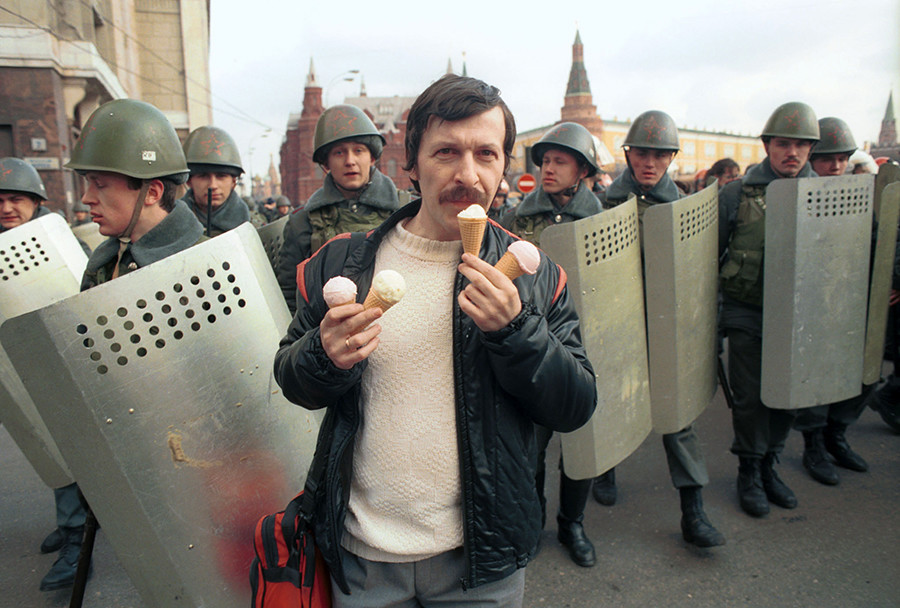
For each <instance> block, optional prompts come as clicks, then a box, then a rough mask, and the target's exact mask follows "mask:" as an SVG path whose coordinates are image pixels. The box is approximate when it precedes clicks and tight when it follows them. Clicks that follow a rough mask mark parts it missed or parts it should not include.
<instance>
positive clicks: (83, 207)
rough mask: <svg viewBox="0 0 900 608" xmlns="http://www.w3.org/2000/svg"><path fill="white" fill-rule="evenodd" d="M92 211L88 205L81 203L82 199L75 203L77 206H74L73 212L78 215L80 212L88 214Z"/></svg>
mask: <svg viewBox="0 0 900 608" xmlns="http://www.w3.org/2000/svg"><path fill="white" fill-rule="evenodd" d="M90 210H91V209H90V207H88V206H87V205H85V204H84V203H83V202H82V201H81V199H78V200H77V201H75V204H74V205H72V212H73V213H78V212H79V211H80V212H84V213H87V212H88V211H90Z"/></svg>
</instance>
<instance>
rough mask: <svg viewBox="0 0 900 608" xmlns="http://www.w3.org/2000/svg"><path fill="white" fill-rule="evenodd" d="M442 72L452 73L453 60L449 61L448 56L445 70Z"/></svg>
mask: <svg viewBox="0 0 900 608" xmlns="http://www.w3.org/2000/svg"><path fill="white" fill-rule="evenodd" d="M444 73H445V74H452V73H453V62H452V61H450V58H449V57H447V71H446V72H444Z"/></svg>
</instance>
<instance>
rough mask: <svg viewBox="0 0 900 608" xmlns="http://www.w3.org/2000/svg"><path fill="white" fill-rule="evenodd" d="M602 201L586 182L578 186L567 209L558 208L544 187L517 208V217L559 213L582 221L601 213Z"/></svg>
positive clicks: (527, 197)
mask: <svg viewBox="0 0 900 608" xmlns="http://www.w3.org/2000/svg"><path fill="white" fill-rule="evenodd" d="M600 210H601V209H600V201H599V200H597V197H596V196H594V194H593V193H592V192H591V191H590V190H588V188H587V186H585V184H584V180H582V181H581V183H580V184H579V185H578V190H577V191H576V192H575V196H573V197H572V200H570V201H569V203H568V204H567V205H566V206H565V207H560V206H558V205H557V204H556V203H555V202H554V201H553V199H552V198H550V195H549V194H547V193H546V192H544V187H543V186H538V187H537V189H536V190H535V191H534V192H532V193H530V194H529V195H528V196H526V197H525V199H524V200H523V201H522V204H520V205H519V206H518V207H517V208H516V215H517V216H519V217H527V216H529V215H540V214H543V213H559V214H565V215H570V216H572V217H574V218H575V219H582V218H585V217H590V216H592V215H595V214H597V213H600Z"/></svg>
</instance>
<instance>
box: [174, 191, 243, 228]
mask: <svg viewBox="0 0 900 608" xmlns="http://www.w3.org/2000/svg"><path fill="white" fill-rule="evenodd" d="M181 200H183V201H184V202H185V203H186V204H187V206H188V208H189V209H190V210H191V211H193V212H194V215H196V216H197V218H198V220H199V221H200V222H201V225H203V226H205V225H206V210H205V209H200V207H198V206H197V201H196V200H195V199H194V190H193V189H191V190H188V191H187V193H185V195H184V197H183V198H182V199H181ZM249 216H250V211H249V209H248V208H247V205H246V204H245V203H244V201H243V200H241V197H240V196H238V193H237V188H235V189H234V190H232V191H231V194H229V195H228V198H226V199H225V202H224V203H222V204H221V205H219V206H218V207H213V210H212V214H211V215H210V224H212V227H213V228H215V229H216V230H221V231H222V232H227V231H229V230H231V229H232V228H234V227H235V226H237V225H239V224H243V223H244V222H246V221H247V218H248V217H249Z"/></svg>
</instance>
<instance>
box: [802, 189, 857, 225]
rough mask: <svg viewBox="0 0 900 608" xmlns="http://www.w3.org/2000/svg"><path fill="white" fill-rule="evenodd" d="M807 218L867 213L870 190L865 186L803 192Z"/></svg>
mask: <svg viewBox="0 0 900 608" xmlns="http://www.w3.org/2000/svg"><path fill="white" fill-rule="evenodd" d="M804 198H806V213H807V215H808V216H809V217H818V218H826V217H840V216H842V215H858V214H860V213H867V212H868V211H869V205H870V203H871V194H870V189H869V188H867V187H865V186H857V187H850V188H846V187H835V188H815V189H809V190H807V191H806V192H805V197H804Z"/></svg>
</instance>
